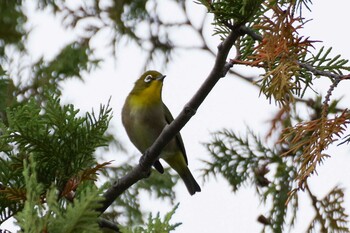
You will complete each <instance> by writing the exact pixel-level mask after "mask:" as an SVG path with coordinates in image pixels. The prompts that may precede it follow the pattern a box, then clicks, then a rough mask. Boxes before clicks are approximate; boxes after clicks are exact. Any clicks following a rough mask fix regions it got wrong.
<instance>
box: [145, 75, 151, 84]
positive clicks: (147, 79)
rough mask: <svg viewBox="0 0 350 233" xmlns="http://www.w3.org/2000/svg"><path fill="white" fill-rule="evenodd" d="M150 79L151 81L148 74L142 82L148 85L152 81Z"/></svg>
mask: <svg viewBox="0 0 350 233" xmlns="http://www.w3.org/2000/svg"><path fill="white" fill-rule="evenodd" d="M152 79H153V77H152V75H150V74H149V75H147V76H146V78H145V79H144V81H145V83H149V82H151V81H152Z"/></svg>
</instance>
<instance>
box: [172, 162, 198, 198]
mask: <svg viewBox="0 0 350 233" xmlns="http://www.w3.org/2000/svg"><path fill="white" fill-rule="evenodd" d="M177 172H178V173H179V175H180V177H181V179H182V180H183V181H184V183H185V185H186V188H187V190H188V192H189V193H190V194H191V195H193V194H195V193H196V192H200V191H201V187H199V185H198V183H197V181H196V180H195V179H194V177H193V175H192V173H191V171H190V169H188V167H187V166H186V167H185V168H182V169H181V171H177Z"/></svg>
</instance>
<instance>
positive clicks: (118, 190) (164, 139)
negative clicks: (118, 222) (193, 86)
mask: <svg viewBox="0 0 350 233" xmlns="http://www.w3.org/2000/svg"><path fill="white" fill-rule="evenodd" d="M240 27H241V25H234V28H233V30H232V31H231V33H230V34H229V35H228V36H227V38H226V39H225V40H224V41H223V42H222V43H221V44H220V45H219V46H218V53H217V56H216V60H215V64H214V67H213V69H212V70H211V72H210V74H209V76H208V77H207V79H206V80H205V81H204V83H203V84H202V86H201V87H200V88H199V90H198V91H197V92H196V93H195V95H194V96H193V97H192V99H191V100H190V101H189V102H188V103H187V104H186V105H185V107H184V109H183V110H182V111H181V112H180V114H179V115H178V116H177V117H176V118H175V120H174V121H173V122H172V123H171V124H169V125H168V126H167V127H165V128H164V129H163V131H162V133H161V134H160V135H159V137H158V138H157V139H156V141H155V142H154V143H153V145H152V146H151V147H150V148H148V150H147V151H146V152H145V154H144V155H143V156H142V157H141V159H140V162H139V164H138V165H137V166H135V167H134V168H133V169H132V170H131V171H130V172H129V173H128V174H126V175H125V176H124V177H122V178H120V179H119V180H117V181H115V182H114V184H113V185H112V187H110V188H109V189H108V190H107V191H106V192H105V193H104V198H105V200H104V201H103V202H102V207H101V208H99V209H98V211H99V212H101V213H103V212H104V211H105V210H106V209H107V208H108V207H109V206H110V205H111V204H112V203H113V201H114V200H115V199H116V198H117V197H118V196H119V195H121V194H122V193H123V192H124V191H125V190H127V189H128V188H129V187H130V186H132V185H133V184H135V183H136V182H137V181H139V180H141V179H143V178H146V177H148V176H149V174H150V170H151V167H152V165H153V163H154V162H155V161H156V160H158V159H159V154H160V152H161V151H162V149H163V148H164V147H165V146H166V145H167V143H168V142H169V141H170V140H171V139H172V138H173V137H174V136H175V135H176V134H177V133H178V132H179V131H180V130H181V129H182V128H183V127H184V126H185V125H186V123H187V122H188V121H189V120H190V119H191V117H192V116H193V115H194V114H195V113H196V111H197V109H198V107H199V106H200V105H201V104H202V102H203V101H204V99H205V98H206V97H207V95H208V94H209V93H210V91H211V90H212V89H213V87H214V86H215V84H216V83H217V82H218V81H219V79H220V78H222V77H224V76H225V75H226V73H227V72H228V70H229V68H230V67H231V66H232V64H229V63H227V62H226V60H227V56H228V53H229V51H230V49H231V48H232V46H233V45H234V43H235V41H236V40H237V38H238V37H239V36H240V35H241V31H240Z"/></svg>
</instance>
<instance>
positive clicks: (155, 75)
mask: <svg viewBox="0 0 350 233" xmlns="http://www.w3.org/2000/svg"><path fill="white" fill-rule="evenodd" d="M164 78H165V75H163V74H161V73H159V72H158V71H155V70H149V71H146V72H145V73H143V74H142V75H141V77H140V78H139V79H138V80H137V81H136V82H135V86H134V88H133V90H132V91H131V94H132V95H136V96H138V97H141V98H142V99H143V100H144V101H147V102H154V101H161V92H162V87H163V80H164Z"/></svg>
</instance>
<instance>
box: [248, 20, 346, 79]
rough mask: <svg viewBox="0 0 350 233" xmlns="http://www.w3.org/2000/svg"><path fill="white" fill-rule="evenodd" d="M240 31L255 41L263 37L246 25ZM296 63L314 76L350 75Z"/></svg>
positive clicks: (335, 77)
mask: <svg viewBox="0 0 350 233" xmlns="http://www.w3.org/2000/svg"><path fill="white" fill-rule="evenodd" d="M241 32H242V33H244V34H247V35H249V36H250V37H252V38H253V39H254V40H257V41H262V40H263V37H262V36H261V35H260V34H258V33H257V32H255V31H254V30H252V29H251V28H249V27H246V26H242V27H241ZM297 63H298V65H299V66H300V67H302V68H304V69H306V70H308V71H310V72H311V73H313V74H314V75H315V76H319V75H320V76H326V77H329V78H331V79H343V80H344V79H350V75H339V74H336V73H334V72H329V71H324V70H320V69H316V68H315V67H313V66H312V65H310V64H308V63H305V62H299V61H298V62H297Z"/></svg>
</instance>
